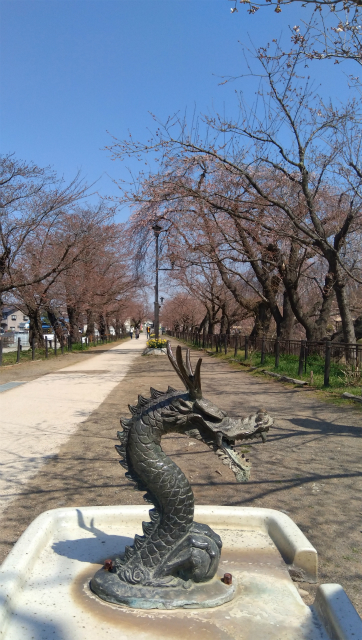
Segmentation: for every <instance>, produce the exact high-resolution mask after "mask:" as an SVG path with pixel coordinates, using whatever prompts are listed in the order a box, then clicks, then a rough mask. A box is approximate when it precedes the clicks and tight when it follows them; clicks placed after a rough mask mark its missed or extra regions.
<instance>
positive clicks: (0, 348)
mask: <svg viewBox="0 0 362 640" xmlns="http://www.w3.org/2000/svg"><path fill="white" fill-rule="evenodd" d="M2 363H3V341H2V339H1V338H0V367H1V365H2Z"/></svg>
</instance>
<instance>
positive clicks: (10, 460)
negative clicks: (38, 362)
mask: <svg viewBox="0 0 362 640" xmlns="http://www.w3.org/2000/svg"><path fill="white" fill-rule="evenodd" d="M145 342H146V337H145V336H143V335H142V334H141V336H140V339H139V340H130V341H129V342H125V343H124V344H122V345H119V346H116V347H114V348H112V349H110V350H108V351H106V352H105V353H102V354H97V355H95V356H94V357H91V358H87V360H86V361H85V362H77V363H76V364H73V365H71V366H68V367H65V368H63V369H59V370H58V371H56V372H52V373H49V374H48V375H44V376H42V377H40V378H37V379H36V380H32V381H30V382H26V383H24V384H19V381H18V382H17V383H11V382H8V383H7V384H6V389H3V390H4V392H3V393H1V394H0V416H1V431H0V434H1V450H0V513H1V512H2V511H3V510H4V508H5V506H6V504H7V503H8V502H9V500H11V499H12V498H13V497H15V496H16V495H17V494H18V493H19V492H20V491H21V490H22V488H23V487H24V485H25V484H26V483H27V481H28V480H29V478H31V477H32V476H33V475H34V474H35V473H36V472H37V471H38V470H39V468H40V467H41V465H42V464H43V463H44V462H45V461H46V460H47V459H49V458H50V457H52V456H53V455H54V454H55V453H56V452H57V451H58V450H59V447H60V446H61V445H62V444H63V443H64V442H65V441H66V440H67V439H68V438H69V436H70V435H71V434H72V433H73V432H74V431H75V430H76V429H77V427H78V426H79V424H80V423H81V422H83V421H84V420H86V419H87V418H88V416H90V415H91V413H92V412H93V411H95V409H97V407H98V406H99V405H100V404H101V403H102V402H103V401H104V400H105V398H106V397H107V396H108V395H109V393H110V392H111V391H112V389H114V387H116V386H117V385H118V384H119V382H121V380H122V379H123V378H124V376H125V375H126V373H127V371H128V369H129V367H130V366H131V364H132V363H133V361H134V360H135V358H136V357H137V356H139V355H140V353H141V352H142V350H143V349H144V348H145ZM14 373H15V371H14ZM14 377H15V376H14Z"/></svg>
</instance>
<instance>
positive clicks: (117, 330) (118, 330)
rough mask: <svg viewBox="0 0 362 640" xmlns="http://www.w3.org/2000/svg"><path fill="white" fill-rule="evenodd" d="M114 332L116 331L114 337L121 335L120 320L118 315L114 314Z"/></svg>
mask: <svg viewBox="0 0 362 640" xmlns="http://www.w3.org/2000/svg"><path fill="white" fill-rule="evenodd" d="M114 329H115V332H116V337H117V338H120V337H121V335H122V323H121V321H120V319H119V318H118V316H116V320H115V327H114Z"/></svg>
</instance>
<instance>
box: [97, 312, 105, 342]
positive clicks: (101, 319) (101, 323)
mask: <svg viewBox="0 0 362 640" xmlns="http://www.w3.org/2000/svg"><path fill="white" fill-rule="evenodd" d="M98 331H99V333H100V336H101V338H102V340H104V339H105V338H106V337H107V321H106V317H105V315H104V314H103V313H101V314H100V315H99V321H98Z"/></svg>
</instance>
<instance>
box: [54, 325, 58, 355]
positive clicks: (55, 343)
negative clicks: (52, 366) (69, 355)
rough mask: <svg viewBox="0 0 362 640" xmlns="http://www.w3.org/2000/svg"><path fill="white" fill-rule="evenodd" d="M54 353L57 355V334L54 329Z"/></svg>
mask: <svg viewBox="0 0 362 640" xmlns="http://www.w3.org/2000/svg"><path fill="white" fill-rule="evenodd" d="M54 355H55V356H56V355H57V335H56V333H55V331H54Z"/></svg>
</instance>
